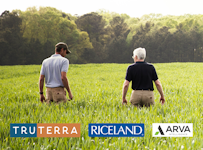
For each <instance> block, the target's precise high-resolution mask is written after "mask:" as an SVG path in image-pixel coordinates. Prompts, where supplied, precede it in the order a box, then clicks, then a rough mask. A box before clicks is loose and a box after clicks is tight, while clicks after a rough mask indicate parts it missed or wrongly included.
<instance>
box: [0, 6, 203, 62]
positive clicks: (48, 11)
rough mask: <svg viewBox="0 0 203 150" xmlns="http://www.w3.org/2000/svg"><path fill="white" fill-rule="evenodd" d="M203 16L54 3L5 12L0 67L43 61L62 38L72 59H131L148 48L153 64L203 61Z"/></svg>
mask: <svg viewBox="0 0 203 150" xmlns="http://www.w3.org/2000/svg"><path fill="white" fill-rule="evenodd" d="M202 18H203V15H190V14H186V15H183V16H170V15H168V16H163V15H161V14H146V15H143V16H142V17H140V18H131V17H130V16H128V15H127V14H118V13H115V12H109V11H107V10H99V11H98V12H91V13H88V14H85V15H83V16H72V15H70V14H66V13H64V12H62V11H59V10H57V9H56V8H52V7H40V8H39V9H37V8H36V7H30V8H28V9H27V10H26V11H24V12H23V11H20V10H15V11H13V12H11V13H10V12H9V11H5V12H3V13H2V15H1V16H0V47H1V49H0V56H4V57H1V58H2V59H1V60H0V65H15V64H40V63H41V62H42V61H43V59H45V58H47V57H49V56H50V55H51V54H53V53H54V45H55V44H56V43H58V42H60V41H62V42H65V43H67V44H68V46H69V48H70V50H71V51H72V54H71V55H69V56H68V58H69V60H70V62H71V63H129V62H131V58H130V56H131V55H132V51H133V50H134V49H135V48H138V47H144V48H146V50H147V61H149V62H155V63H162V62H201V61H203V49H202V47H203V45H202V43H203V19H202ZM4 51H7V52H8V53H6V54H4ZM33 56H34V57H35V58H34V59H33Z"/></svg>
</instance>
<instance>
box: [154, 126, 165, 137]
mask: <svg viewBox="0 0 203 150" xmlns="http://www.w3.org/2000/svg"><path fill="white" fill-rule="evenodd" d="M158 130H159V132H156V133H155V135H158V134H159V133H160V134H161V135H164V132H163V130H162V129H161V126H159V127H158Z"/></svg>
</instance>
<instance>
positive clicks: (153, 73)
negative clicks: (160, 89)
mask: <svg viewBox="0 0 203 150" xmlns="http://www.w3.org/2000/svg"><path fill="white" fill-rule="evenodd" d="M157 79H158V75H157V73H156V69H155V68H154V66H153V72H152V80H153V81H156V80H157Z"/></svg>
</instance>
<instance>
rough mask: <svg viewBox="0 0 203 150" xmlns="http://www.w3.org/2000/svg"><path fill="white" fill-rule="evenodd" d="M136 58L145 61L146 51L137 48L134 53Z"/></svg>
mask: <svg viewBox="0 0 203 150" xmlns="http://www.w3.org/2000/svg"><path fill="white" fill-rule="evenodd" d="M135 56H137V59H145V57H146V50H145V48H141V47H139V48H136V49H135V50H134V51H133V58H135Z"/></svg>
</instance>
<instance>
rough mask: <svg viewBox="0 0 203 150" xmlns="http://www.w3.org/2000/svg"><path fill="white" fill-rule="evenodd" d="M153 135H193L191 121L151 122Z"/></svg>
mask: <svg viewBox="0 0 203 150" xmlns="http://www.w3.org/2000/svg"><path fill="white" fill-rule="evenodd" d="M152 136H153V137H193V124H192V123H153V124H152Z"/></svg>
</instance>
